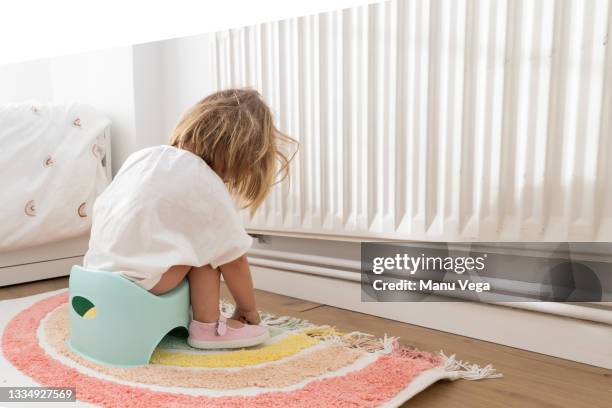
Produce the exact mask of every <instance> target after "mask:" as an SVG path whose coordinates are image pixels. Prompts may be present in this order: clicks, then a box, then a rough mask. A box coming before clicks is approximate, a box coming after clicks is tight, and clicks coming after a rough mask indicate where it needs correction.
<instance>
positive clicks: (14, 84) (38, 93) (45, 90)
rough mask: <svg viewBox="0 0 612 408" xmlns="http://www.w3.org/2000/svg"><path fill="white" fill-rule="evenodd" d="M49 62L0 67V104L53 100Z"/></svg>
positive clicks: (31, 62) (40, 61) (39, 61)
mask: <svg viewBox="0 0 612 408" xmlns="http://www.w3.org/2000/svg"><path fill="white" fill-rule="evenodd" d="M49 66H50V60H38V61H29V62H25V63H21V64H10V65H0V103H1V104H5V103H11V102H23V101H29V100H37V101H41V102H48V101H51V100H52V99H53V84H52V81H51V72H50V70H49Z"/></svg>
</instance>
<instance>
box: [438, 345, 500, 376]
mask: <svg viewBox="0 0 612 408" xmlns="http://www.w3.org/2000/svg"><path fill="white" fill-rule="evenodd" d="M439 355H440V357H441V358H442V360H443V363H444V371H446V373H448V374H449V379H451V380H456V379H459V378H462V379H464V380H471V381H473V380H483V379H486V378H500V377H503V374H502V373H498V372H497V370H496V369H495V368H493V365H491V364H487V365H486V366H484V367H480V366H479V365H478V364H470V363H468V362H466V361H461V360H457V359H456V357H455V354H453V355H451V356H447V355H446V354H444V352H443V351H440V353H439Z"/></svg>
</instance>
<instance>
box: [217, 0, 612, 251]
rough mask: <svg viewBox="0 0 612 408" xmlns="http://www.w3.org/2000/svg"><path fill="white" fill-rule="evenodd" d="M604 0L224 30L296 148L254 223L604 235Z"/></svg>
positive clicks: (221, 36)
mask: <svg viewBox="0 0 612 408" xmlns="http://www.w3.org/2000/svg"><path fill="white" fill-rule="evenodd" d="M611 15H612V10H611V7H610V1H609V0H586V1H585V0H538V1H531V0H522V1H521V0H512V1H510V0H481V1H479V0H419V1H413V0H405V1H390V2H384V3H378V4H372V5H368V6H362V7H356V8H352V9H346V10H340V11H336V12H330V13H324V14H319V15H315V16H308V17H302V18H296V19H289V20H284V21H279V22H273V23H267V24H260V25H255V26H250V27H244V28H239V29H233V30H227V31H222V32H219V33H217V34H216V35H215V36H214V40H213V41H212V43H211V46H210V60H211V65H212V72H213V75H214V80H215V85H216V87H217V88H218V89H223V88H228V87H243V86H250V87H253V88H256V89H258V90H260V91H261V93H262V94H263V96H264V98H265V99H266V101H267V102H268V103H269V104H270V106H271V107H272V109H273V110H274V112H275V115H276V119H277V122H278V124H279V127H280V128H281V129H282V130H283V131H284V132H286V133H288V134H289V135H291V136H292V137H294V138H295V139H297V140H299V142H300V144H301V147H300V151H299V153H298V155H297V156H296V158H295V160H294V161H293V163H292V165H291V179H290V182H284V183H282V184H279V185H277V186H276V188H275V189H274V191H273V193H272V194H271V195H270V197H269V198H268V199H267V200H266V202H265V203H264V205H262V207H261V208H260V209H259V210H258V212H257V213H256V215H255V216H254V217H252V218H251V217H250V216H248V215H247V214H246V213H245V215H244V217H245V223H246V226H247V227H248V228H251V229H252V230H260V231H266V232H268V233H277V234H283V233H300V234H308V235H313V236H315V235H332V236H338V237H355V238H358V239H374V238H389V239H414V240H444V241H454V240H467V241H476V240H480V241H487V240H502V241H529V240H549V241H566V240H567V241H592V240H611V239H612V134H611V133H612V51H611V50H610V45H609V39H610V38H609V36H610V35H611V34H610V33H611V32H612V30H611V28H612V17H611Z"/></svg>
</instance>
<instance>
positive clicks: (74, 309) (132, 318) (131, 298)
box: [68, 266, 189, 367]
mask: <svg viewBox="0 0 612 408" xmlns="http://www.w3.org/2000/svg"><path fill="white" fill-rule="evenodd" d="M69 292H70V337H69V339H68V346H69V347H70V348H71V349H72V350H73V351H75V352H76V353H78V354H80V355H82V356H83V357H85V358H87V359H89V360H92V361H95V362H98V363H101V364H104V365H109V366H121V367H129V366H137V365H143V364H147V363H148V362H149V359H150V358H151V354H153V351H154V350H155V347H156V346H157V345H158V344H159V342H160V341H161V339H162V338H163V337H164V336H165V335H166V334H168V332H170V331H171V330H173V329H175V328H177V327H184V328H185V329H187V327H188V325H189V285H188V283H187V281H183V282H182V283H181V284H180V285H179V286H178V287H177V288H175V289H173V290H172V291H170V292H168V293H166V294H164V295H161V296H156V295H153V294H151V293H149V292H148V291H147V290H145V289H143V288H141V287H140V286H138V285H137V284H135V283H133V282H131V281H129V280H128V279H126V278H124V277H123V276H121V275H119V274H116V273H111V272H104V271H96V270H91V269H85V268H82V267H80V266H73V267H72V270H71V273H70V281H69Z"/></svg>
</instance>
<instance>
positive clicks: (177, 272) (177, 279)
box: [149, 265, 191, 295]
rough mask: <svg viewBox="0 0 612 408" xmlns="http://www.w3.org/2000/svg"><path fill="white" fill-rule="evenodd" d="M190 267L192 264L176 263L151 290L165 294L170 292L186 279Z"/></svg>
mask: <svg viewBox="0 0 612 408" xmlns="http://www.w3.org/2000/svg"><path fill="white" fill-rule="evenodd" d="M190 269H191V266H188V265H174V266H173V267H171V268H170V269H168V270H167V271H166V272H165V273H164V274H163V275H162V277H161V279H160V280H159V282H157V284H156V285H155V286H153V288H151V290H149V292H151V293H153V294H154V295H163V294H164V293H166V292H170V291H171V290H172V289H174V288H176V287H177V286H178V285H179V283H181V282H182V281H183V279H185V276H187V273H189V270H190Z"/></svg>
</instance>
